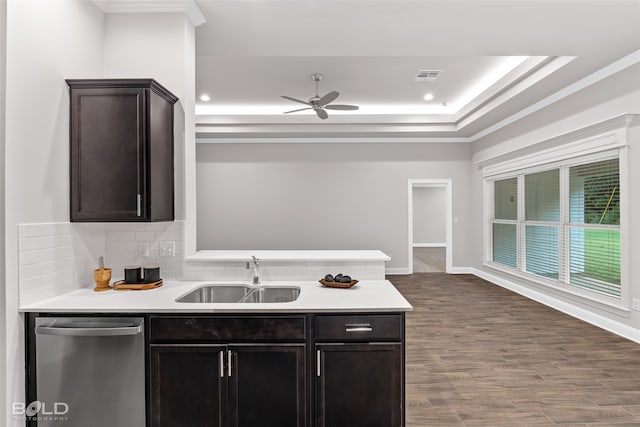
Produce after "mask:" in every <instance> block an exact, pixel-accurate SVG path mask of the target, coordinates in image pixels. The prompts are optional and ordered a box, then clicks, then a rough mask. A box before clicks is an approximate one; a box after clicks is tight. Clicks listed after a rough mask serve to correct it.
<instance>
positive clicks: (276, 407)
mask: <svg viewBox="0 0 640 427" xmlns="http://www.w3.org/2000/svg"><path fill="white" fill-rule="evenodd" d="M304 353H305V346H304V344H299V345H296V344H290V345H286V344H283V345H246V346H240V345H233V346H229V351H228V355H229V357H230V359H229V360H230V361H231V370H230V371H229V372H228V373H229V374H230V375H229V376H228V378H227V380H228V384H229V386H228V390H229V425H230V426H238V427H256V426H264V427H302V426H304V425H305V406H306V405H305V396H306V393H305V392H304V390H305V384H306V381H305V363H304V359H305V354H304Z"/></svg>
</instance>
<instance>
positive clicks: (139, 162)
mask: <svg viewBox="0 0 640 427" xmlns="http://www.w3.org/2000/svg"><path fill="white" fill-rule="evenodd" d="M67 84H68V85H69V89H70V105H71V115H70V139H71V158H70V169H71V215H70V216H71V221H86V222H102V221H105V222H106V221H147V222H148V221H173V220H174V177H173V173H174V172H173V105H174V104H175V103H176V101H177V100H178V98H176V97H175V96H174V95H173V94H172V93H171V92H169V91H168V90H167V89H165V88H164V87H162V86H161V85H160V84H159V83H158V82H156V81H155V80H152V79H109V80H107V79H99V80H94V79H92V80H67Z"/></svg>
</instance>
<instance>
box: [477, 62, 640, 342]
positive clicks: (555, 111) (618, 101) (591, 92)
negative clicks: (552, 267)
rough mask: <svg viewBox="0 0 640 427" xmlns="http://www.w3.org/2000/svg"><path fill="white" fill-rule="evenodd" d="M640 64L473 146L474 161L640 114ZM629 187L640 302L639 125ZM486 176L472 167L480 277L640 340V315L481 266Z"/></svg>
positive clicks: (634, 279) (632, 139)
mask: <svg viewBox="0 0 640 427" xmlns="http://www.w3.org/2000/svg"><path fill="white" fill-rule="evenodd" d="M639 75H640V65H635V66H633V67H630V68H628V69H626V70H624V71H621V72H619V73H617V74H615V75H613V76H611V77H609V78H608V79H606V80H604V81H601V82H599V83H597V84H596V85H593V86H591V87H588V88H586V89H584V90H582V91H580V92H578V93H576V94H575V95H573V96H571V97H569V98H566V99H564V100H563V101H561V102H558V103H556V104H553V105H551V106H549V107H547V108H546V109H544V110H541V111H539V112H538V113H536V114H535V115H533V116H530V117H528V118H526V119H523V120H521V121H519V122H516V123H515V124H513V125H511V126H509V127H508V128H505V129H503V130H501V131H500V132H496V133H495V134H492V135H488V136H487V137H485V138H483V139H482V140H480V141H478V142H477V143H474V144H473V149H474V159H487V158H490V157H493V156H501V155H503V156H504V157H503V158H505V159H507V158H514V157H517V156H519V155H522V154H523V153H531V152H535V151H537V150H540V149H543V148H549V146H548V144H544V143H542V144H539V145H538V147H537V148H535V149H532V148H531V146H532V145H535V144H537V143H540V142H542V141H545V140H546V139H549V138H552V137H554V136H557V135H561V134H564V133H567V132H570V131H573V130H576V129H579V128H582V127H585V126H588V125H591V124H594V123H597V122H601V121H603V120H606V119H609V118H612V117H616V116H618V115H622V114H627V113H634V114H638V113H640V79H638V76H639ZM629 144H630V149H629V181H630V182H629V184H630V187H631V191H629V192H628V194H627V196H628V201H629V213H630V215H629V218H630V219H631V220H630V229H629V230H628V234H626V235H625V236H624V237H623V238H626V239H627V241H628V242H629V244H630V253H629V258H628V262H627V265H628V267H629V273H630V274H629V284H630V287H631V297H632V298H640V264H639V263H638V262H637V261H638V253H639V251H640V225H638V222H637V221H636V218H638V217H639V215H640V194H639V193H638V192H637V191H633V188H634V187H633V185H634V184H633V183H635V182H640V152H638V148H639V147H640V126H636V127H632V128H630V131H629ZM481 175H482V172H481V170H479V169H477V168H473V176H472V188H471V191H470V195H471V197H472V209H473V212H474V216H473V226H472V227H471V230H472V232H473V238H472V239H470V242H472V246H473V255H472V257H471V259H472V261H473V264H472V267H475V268H476V271H477V272H478V273H479V274H481V275H485V276H486V275H487V274H490V275H492V277H494V278H495V279H496V280H499V281H505V282H504V283H508V284H510V285H514V286H515V287H518V289H520V290H524V292H527V293H530V295H537V298H538V299H539V300H540V301H543V300H544V301H546V302H547V303H550V304H552V305H554V306H555V307H557V308H561V309H563V310H564V311H566V312H569V313H571V314H573V315H576V316H579V317H581V318H583V319H585V320H588V321H592V322H594V323H597V324H599V325H601V326H604V327H607V328H609V329H611V330H616V332H617V333H623V334H625V333H626V336H636V337H638V338H639V339H640V313H639V312H635V311H633V312H630V313H628V314H624V313H620V312H618V311H615V310H611V309H608V308H607V307H605V306H603V305H602V304H598V303H595V302H591V301H587V300H585V299H584V298H581V297H578V296H572V295H569V294H566V293H563V292H559V291H556V290H553V289H550V288H548V287H545V286H542V285H538V284H535V283H532V282H530V281H526V280H523V279H519V278H517V277H514V276H510V275H508V274H504V273H499V272H497V271H495V270H493V269H491V268H489V267H485V266H483V265H482V247H483V235H482V233H483V226H484V224H483V218H482V212H483V201H482V177H481ZM486 277H488V276H486Z"/></svg>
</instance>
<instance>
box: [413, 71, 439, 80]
mask: <svg viewBox="0 0 640 427" xmlns="http://www.w3.org/2000/svg"><path fill="white" fill-rule="evenodd" d="M440 73H442V70H419V71H418V74H416V81H417V82H432V81H434V80H435V79H437V78H438V77H439V76H440Z"/></svg>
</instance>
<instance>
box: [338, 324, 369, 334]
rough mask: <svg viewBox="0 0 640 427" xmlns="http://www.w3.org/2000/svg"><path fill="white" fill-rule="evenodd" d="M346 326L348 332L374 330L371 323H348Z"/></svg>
mask: <svg viewBox="0 0 640 427" xmlns="http://www.w3.org/2000/svg"><path fill="white" fill-rule="evenodd" d="M344 326H345V331H346V332H373V327H371V323H347V324H346V325H344Z"/></svg>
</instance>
